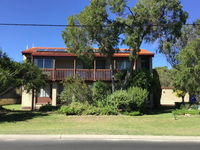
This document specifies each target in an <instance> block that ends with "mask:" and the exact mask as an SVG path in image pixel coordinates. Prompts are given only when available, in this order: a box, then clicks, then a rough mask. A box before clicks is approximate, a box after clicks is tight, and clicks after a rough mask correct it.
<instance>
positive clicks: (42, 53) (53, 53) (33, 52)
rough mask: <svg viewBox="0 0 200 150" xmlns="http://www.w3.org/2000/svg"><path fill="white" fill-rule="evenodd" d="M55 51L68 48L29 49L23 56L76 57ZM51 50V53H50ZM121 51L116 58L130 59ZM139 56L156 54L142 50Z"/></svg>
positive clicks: (99, 55) (98, 54) (116, 54)
mask: <svg viewBox="0 0 200 150" xmlns="http://www.w3.org/2000/svg"><path fill="white" fill-rule="evenodd" d="M39 49H45V50H46V51H37V50H39ZM53 49H58V50H65V49H67V48H58V47H33V48H29V49H26V50H24V51H22V54H23V55H25V54H30V55H32V56H76V55H75V54H73V53H69V52H64V51H51V50H53ZM48 50H49V51H48ZM120 51H122V52H120V53H119V52H118V53H114V57H128V56H129V53H126V52H123V51H127V49H120ZM139 55H148V56H154V53H152V52H149V51H147V50H145V49H141V51H140V52H139ZM95 56H96V57H104V55H102V54H100V53H95Z"/></svg>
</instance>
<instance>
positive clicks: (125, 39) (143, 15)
mask: <svg viewBox="0 0 200 150" xmlns="http://www.w3.org/2000/svg"><path fill="white" fill-rule="evenodd" d="M187 16H188V15H187V12H185V11H183V10H182V5H181V3H180V1H179V0H138V2H137V4H136V5H135V6H130V5H129V3H128V1H127V0H91V1H90V5H89V6H86V7H85V8H84V10H83V11H81V12H80V13H79V14H76V15H73V16H70V17H68V24H69V25H72V26H73V27H67V28H66V29H65V30H64V31H63V34H62V37H63V39H64V41H65V44H66V46H67V47H68V48H69V51H71V52H73V53H76V54H78V55H81V54H82V53H85V52H94V51H93V49H92V47H93V46H98V48H99V49H98V50H96V51H97V52H100V53H103V54H105V55H107V56H108V59H109V61H110V68H111V69H112V73H113V63H112V57H111V56H112V55H113V53H114V52H115V51H116V50H117V49H118V46H119V45H125V46H126V47H128V48H129V49H134V50H131V51H130V54H131V57H130V59H131V60H133V59H136V58H137V55H136V54H137V52H139V51H140V47H141V44H142V43H143V42H147V43H152V42H158V43H159V50H160V52H163V44H164V43H165V42H166V41H167V42H174V41H175V39H176V38H178V37H180V35H181V28H182V25H183V24H185V22H186V19H187ZM133 65H134V64H133V61H131V65H130V68H133ZM131 74H132V69H128V72H127V77H126V78H125V81H124V85H126V84H127V83H126V82H127V81H128V79H127V78H128V76H129V77H130V75H131Z"/></svg>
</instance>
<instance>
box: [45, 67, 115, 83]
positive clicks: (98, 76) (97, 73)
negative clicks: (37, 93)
mask: <svg viewBox="0 0 200 150" xmlns="http://www.w3.org/2000/svg"><path fill="white" fill-rule="evenodd" d="M42 70H43V72H44V74H46V75H47V76H48V79H49V80H52V81H61V80H64V79H65V78H66V77H71V76H75V75H79V76H80V78H81V79H83V80H86V81H96V80H102V81H111V76H112V73H111V69H42Z"/></svg>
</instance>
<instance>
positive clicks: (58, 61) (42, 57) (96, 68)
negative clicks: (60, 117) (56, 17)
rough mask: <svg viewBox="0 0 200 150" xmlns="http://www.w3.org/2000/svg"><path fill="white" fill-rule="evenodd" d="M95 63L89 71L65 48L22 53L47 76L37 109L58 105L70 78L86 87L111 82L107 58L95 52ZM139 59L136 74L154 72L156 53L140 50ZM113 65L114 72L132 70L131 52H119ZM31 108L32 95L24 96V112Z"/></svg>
mask: <svg viewBox="0 0 200 150" xmlns="http://www.w3.org/2000/svg"><path fill="white" fill-rule="evenodd" d="M95 50H96V49H94V56H95V59H94V61H93V66H92V68H90V69H88V68H86V66H84V63H83V62H82V61H81V60H80V59H79V58H78V57H77V56H76V55H75V54H73V53H70V52H68V51H67V49H66V48H48V47H33V48H29V49H26V50H24V51H22V54H23V56H24V60H26V61H29V62H32V63H34V64H35V65H37V66H38V67H39V68H41V69H42V70H43V72H44V73H45V74H47V75H48V84H47V86H46V87H45V88H43V89H40V90H39V92H38V93H37V96H36V97H35V98H34V101H35V102H34V104H35V106H34V107H36V108H37V107H40V106H41V105H45V104H51V105H53V106H55V105H56V104H57V97H58V95H59V94H60V93H61V91H62V89H63V86H62V84H60V82H61V81H62V80H64V79H65V78H66V77H69V76H75V75H76V74H77V75H79V76H80V77H81V78H82V79H83V80H85V81H86V83H92V82H95V81H97V80H100V81H105V82H111V69H110V68H109V66H110V65H109V63H108V60H107V58H106V56H105V55H102V54H100V53H97V52H95ZM138 56H139V57H138V59H137V61H136V62H135V63H134V67H133V70H139V69H147V70H149V71H152V57H153V56H154V53H151V52H149V51H147V50H144V49H141V51H140V52H139V53H138ZM113 64H114V68H115V70H122V69H127V68H130V67H129V66H130V60H129V51H128V50H127V49H120V50H118V51H116V52H115V53H114V55H113ZM31 107H32V93H31V92H30V93H27V92H26V91H25V90H24V91H23V92H22V108H23V109H30V108H31Z"/></svg>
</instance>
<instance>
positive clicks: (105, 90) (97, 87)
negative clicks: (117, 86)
mask: <svg viewBox="0 0 200 150" xmlns="http://www.w3.org/2000/svg"><path fill="white" fill-rule="evenodd" d="M110 92H111V91H110V86H109V85H108V84H106V83H104V82H102V81H97V82H94V84H93V86H92V93H93V99H94V101H95V102H97V101H103V100H104V99H105V98H106V97H107V95H108V94H109V93H110Z"/></svg>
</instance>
